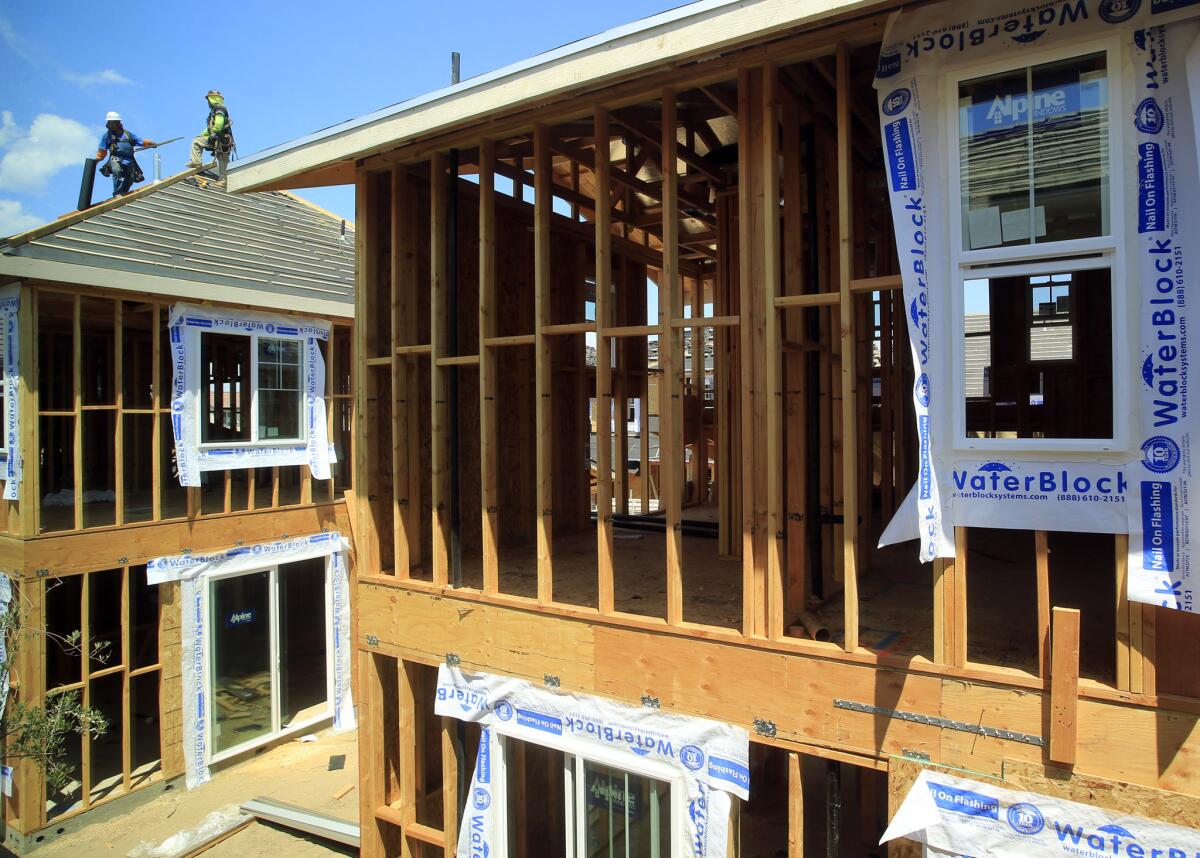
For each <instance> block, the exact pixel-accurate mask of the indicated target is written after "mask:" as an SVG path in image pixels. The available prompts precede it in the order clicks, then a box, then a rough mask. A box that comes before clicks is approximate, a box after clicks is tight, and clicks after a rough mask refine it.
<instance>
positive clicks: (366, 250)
mask: <svg viewBox="0 0 1200 858" xmlns="http://www.w3.org/2000/svg"><path fill="white" fill-rule="evenodd" d="M356 183H357V189H356V192H355V210H356V213H355V219H356V223H357V229H356V230H355V233H354V243H355V256H356V258H357V259H358V266H357V272H356V276H355V286H354V312H355V315H356V316H357V317H358V318H359V319H368V318H371V315H370V312H369V311H370V309H371V308H372V307H373V306H374V304H373V296H372V294H371V293H372V291H373V290H374V289H376V288H377V286H378V276H377V275H378V259H379V257H378V250H379V248H378V247H376V246H375V244H374V243H373V242H372V241H371V240H370V238H371V235H372V233H373V232H374V230H375V227H376V226H377V223H378V221H377V219H378V217H379V206H378V202H379V200H378V194H377V193H376V188H375V181H374V179H373V177H372V176H371V175H370V174H369V173H367V172H365V171H363V170H359V172H358V175H357V182H356ZM370 328H371V326H370V325H367V324H361V325H355V326H354V340H355V346H356V348H355V349H354V361H355V378H356V379H357V380H358V384H357V385H356V386H355V403H354V405H355V408H354V414H355V417H354V434H355V437H356V439H357V441H356V444H357V450H358V452H359V455H357V456H355V457H354V490H355V495H356V497H357V499H358V501H359V503H357V504H356V505H355V518H356V519H357V520H356V521H355V526H354V546H355V567H356V569H357V570H358V574H360V575H372V574H378V573H379V572H380V571H381V559H380V552H379V533H378V531H377V530H376V526H375V516H374V514H373V512H372V510H371V504H370V503H369V502H368V500H367V498H368V494H367V492H368V488H369V486H370V464H371V462H370V461H369V460H372V459H373V458H374V457H373V456H368V455H365V453H366V450H367V449H368V446H367V433H368V426H367V422H368V420H367V415H368V411H369V403H370V401H371V400H372V399H373V398H374V392H375V382H374V376H373V374H372V373H370V372H368V369H367V357H368V356H369V355H370V354H371V351H370V346H371V343H370V342H369V331H370ZM193 493H194V490H189V491H188V505H189V510H190V508H191V497H192V495H193Z"/></svg>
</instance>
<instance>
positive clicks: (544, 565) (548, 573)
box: [533, 125, 554, 605]
mask: <svg viewBox="0 0 1200 858" xmlns="http://www.w3.org/2000/svg"><path fill="white" fill-rule="evenodd" d="M533 151H534V155H533V160H534V169H533V182H534V192H533V194H534V202H533V204H534V216H533V255H534V274H533V283H534V285H533V291H534V320H533V331H534V337H535V339H536V341H535V344H534V376H535V397H536V399H535V403H536V404H535V417H534V420H535V423H536V426H537V431H536V440H535V445H536V460H537V521H536V532H537V594H538V602H539V604H543V605H545V604H549V603H550V602H552V601H553V600H554V583H553V582H554V578H553V562H554V559H553V541H554V519H553V513H554V473H553V461H554V460H553V440H554V421H553V408H552V404H551V390H552V383H551V366H550V343H549V341H548V340H547V339H546V335H545V334H544V333H543V332H542V328H543V327H545V326H546V325H549V324H550V290H551V289H552V280H551V272H550V242H551V237H550V215H551V213H552V211H553V205H554V201H553V199H552V197H551V194H552V190H551V189H552V185H553V167H552V165H551V160H550V132H549V130H548V129H547V128H546V127H545V126H543V125H539V126H537V127H536V128H534V130H533Z"/></svg>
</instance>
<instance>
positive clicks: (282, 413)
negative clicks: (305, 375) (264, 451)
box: [258, 337, 301, 441]
mask: <svg viewBox="0 0 1200 858" xmlns="http://www.w3.org/2000/svg"><path fill="white" fill-rule="evenodd" d="M300 379H301V372H300V343H299V341H297V340H275V339H269V338H267V337H260V338H259V340H258V439H259V440H260V441H277V440H282V439H296V438H299V437H300V402H301V399H300V387H301V382H300Z"/></svg>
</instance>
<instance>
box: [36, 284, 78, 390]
mask: <svg viewBox="0 0 1200 858" xmlns="http://www.w3.org/2000/svg"><path fill="white" fill-rule="evenodd" d="M37 315H38V330H37V346H38V365H37V371H38V408H40V409H41V410H42V411H70V410H72V409H74V408H75V373H74V371H73V361H74V355H75V299H74V298H72V297H71V296H70V295H63V294H62V293H59V292H42V291H39V292H38V296H37Z"/></svg>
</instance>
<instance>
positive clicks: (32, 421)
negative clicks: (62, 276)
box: [17, 285, 158, 819]
mask: <svg viewBox="0 0 1200 858" xmlns="http://www.w3.org/2000/svg"><path fill="white" fill-rule="evenodd" d="M37 318H38V316H37V292H36V291H35V290H34V289H31V288H30V287H29V286H24V285H23V286H21V299H20V305H19V306H18V307H17V325H18V328H19V330H20V341H19V342H18V344H17V348H18V349H19V351H20V365H21V369H22V371H21V374H20V377H19V379H18V382H17V383H18V388H17V390H18V393H17V396H18V398H19V400H20V406H21V413H22V414H28V415H29V419H26V420H22V421H21V426H20V433H21V435H20V444H21V450H22V455H23V456H24V458H25V463H26V464H25V468H24V474H23V475H22V479H21V485H20V486H19V487H18V489H17V492H18V498H19V500H18V504H19V509H20V511H21V512H22V513H24V514H23V515H21V517H20V521H21V523H20V529H19V533H20V535H21V536H22V537H25V538H26V539H28V538H29V537H31V536H36V535H37V533H38V532H39V530H40V528H41V520H42V504H41V497H42V495H41V482H42V475H41V474H42V470H41V468H40V467H39V466H38V463H39V462H40V460H41V456H40V450H39V443H40V439H41V426H40V424H41V421H40V420H38V419H36V415H37V414H38V413H39V403H38V399H39V396H38V383H37V379H38V366H37V357H38V342H37V339H38V335H37ZM26 367H28V369H26ZM157 389H158V385H157V384H156V385H155V390H157ZM22 812H24V809H23V805H22ZM22 818H23V819H24V817H22Z"/></svg>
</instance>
